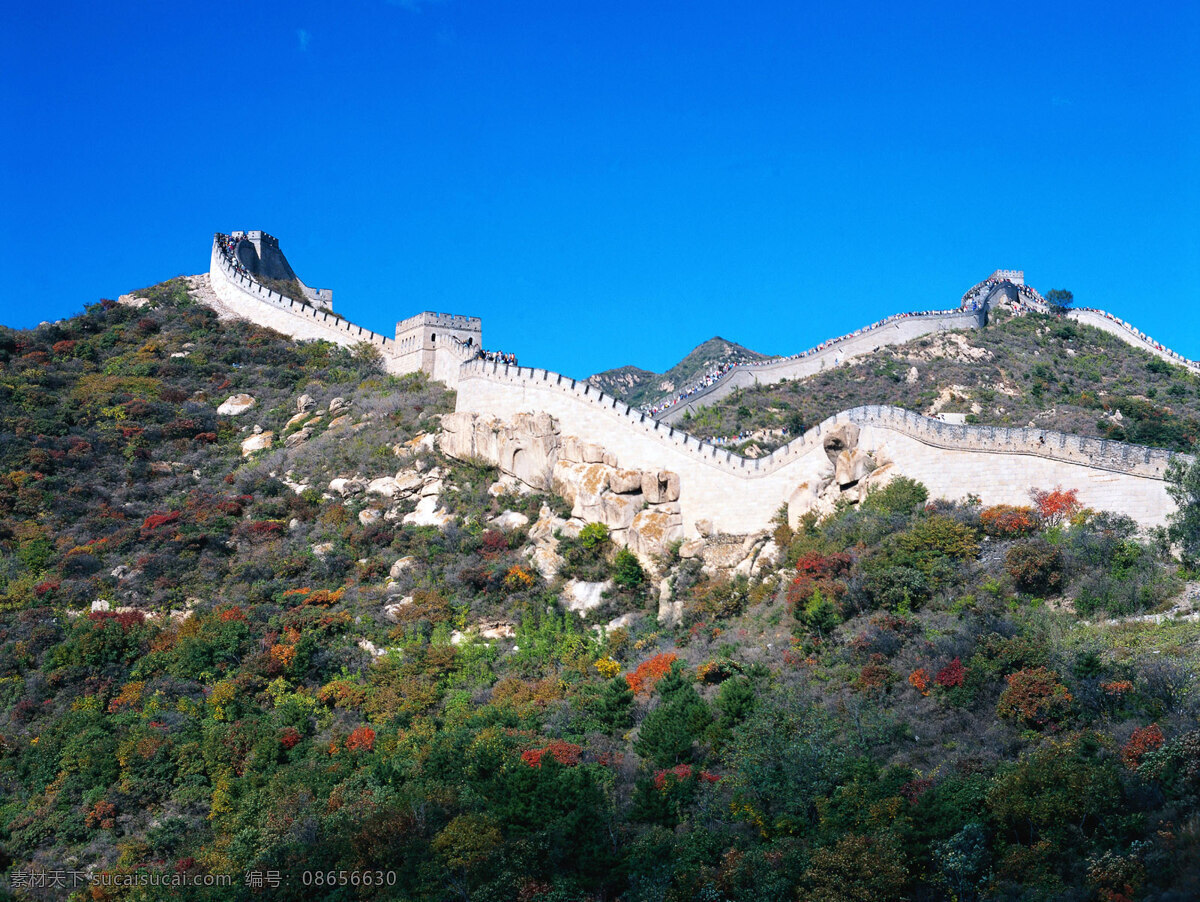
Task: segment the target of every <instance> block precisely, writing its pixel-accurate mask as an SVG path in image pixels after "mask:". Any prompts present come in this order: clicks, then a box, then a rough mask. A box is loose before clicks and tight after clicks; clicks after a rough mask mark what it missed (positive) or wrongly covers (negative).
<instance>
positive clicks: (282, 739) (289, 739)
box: [279, 727, 300, 749]
mask: <svg viewBox="0 0 1200 902" xmlns="http://www.w3.org/2000/svg"><path fill="white" fill-rule="evenodd" d="M299 742H300V731H299V730H297V729H296V728H295V727H284V728H283V732H282V733H280V734H279V744H280V745H281V746H283V747H284V748H285V749H294V748H295V747H296V744H297V743H299Z"/></svg>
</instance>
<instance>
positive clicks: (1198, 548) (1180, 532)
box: [1166, 457, 1200, 567]
mask: <svg viewBox="0 0 1200 902" xmlns="http://www.w3.org/2000/svg"><path fill="white" fill-rule="evenodd" d="M1166 480H1167V494H1168V495H1170V496H1171V500H1172V501H1174V502H1175V512H1174V513H1172V514H1171V515H1170V516H1169V517H1168V518H1167V535H1168V537H1169V538H1170V539H1171V541H1172V542H1178V543H1179V548H1180V550H1181V551H1182V556H1183V560H1184V562H1185V563H1186V564H1187V565H1188V566H1193V567H1194V566H1195V565H1196V563H1197V561H1200V458H1198V459H1197V460H1195V461H1193V462H1192V463H1190V464H1189V463H1187V462H1186V461H1185V460H1184V459H1183V458H1180V457H1174V458H1172V459H1171V462H1170V463H1169V464H1167V472H1166Z"/></svg>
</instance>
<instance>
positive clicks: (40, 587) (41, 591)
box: [33, 577, 62, 598]
mask: <svg viewBox="0 0 1200 902" xmlns="http://www.w3.org/2000/svg"><path fill="white" fill-rule="evenodd" d="M60 588H62V583H61V582H60V581H59V580H57V579H54V578H53V577H51V578H50V579H47V580H44V581H43V582H40V583H38V584H37V585H36V586H34V587H33V594H34V595H36V596H37V597H38V598H42V597H44V596H46V595H48V594H49V593H51V592H53V591H54V590H55V589H60Z"/></svg>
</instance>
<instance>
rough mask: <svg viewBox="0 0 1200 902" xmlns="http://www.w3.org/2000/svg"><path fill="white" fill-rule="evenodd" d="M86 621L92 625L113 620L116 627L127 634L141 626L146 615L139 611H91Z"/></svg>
mask: <svg viewBox="0 0 1200 902" xmlns="http://www.w3.org/2000/svg"><path fill="white" fill-rule="evenodd" d="M88 620H90V621H92V623H103V622H104V621H106V620H115V621H116V622H117V625H118V626H119V627H121V629H122V630H123V631H125V632H129V631H130V630H131V629H133V628H134V627H135V626H141V625H142V624H143V623H145V622H146V615H145V614H143V613H142V612H141V611H121V612H120V613H117V612H115V611H92V612H90V613H89V614H88Z"/></svg>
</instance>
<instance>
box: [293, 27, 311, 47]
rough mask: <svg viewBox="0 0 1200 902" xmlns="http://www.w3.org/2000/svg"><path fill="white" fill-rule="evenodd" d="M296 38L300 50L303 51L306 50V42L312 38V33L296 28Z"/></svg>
mask: <svg viewBox="0 0 1200 902" xmlns="http://www.w3.org/2000/svg"><path fill="white" fill-rule="evenodd" d="M296 40H297V41H299V42H300V52H301V53H304V52H305V51H307V50H308V42H309V41H311V40H312V35H311V34H309V33H308V32H307V31H306V30H305V29H303V28H297V29H296Z"/></svg>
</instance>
